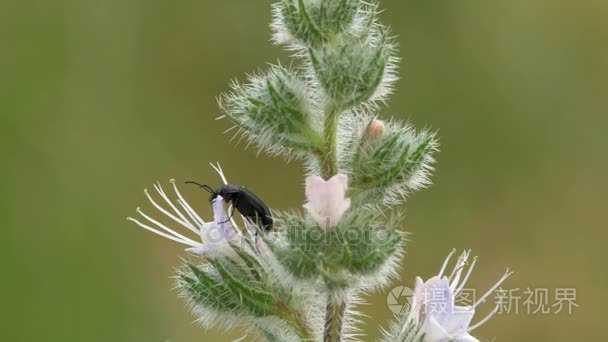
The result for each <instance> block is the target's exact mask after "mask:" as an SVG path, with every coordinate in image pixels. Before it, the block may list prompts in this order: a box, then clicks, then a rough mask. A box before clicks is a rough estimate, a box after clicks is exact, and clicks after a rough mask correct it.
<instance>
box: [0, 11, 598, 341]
mask: <svg viewBox="0 0 608 342" xmlns="http://www.w3.org/2000/svg"><path fill="white" fill-rule="evenodd" d="M270 4H271V1H270V0H264V1H261V0H255V1H252V0H222V1H188V0H176V1H171V2H169V1H154V2H152V1H144V0H120V1H117V0H104V1H102V0H54V1H48V0H20V1H17V0H12V1H7V0H0V127H1V137H0V139H1V144H0V146H1V147H0V152H2V154H1V155H2V162H1V163H2V165H1V167H0V189H1V190H2V194H3V196H2V199H0V227H1V229H2V234H1V238H0V241H1V247H0V267H1V271H0V274H1V287H0V289H1V292H0V293H1V299H2V301H1V307H0V312H1V315H2V317H0V322H1V323H0V324H1V327H2V328H1V330H0V331H1V333H0V334H1V337H0V339H1V340H2V341H172V342H181V341H215V340H227V338H228V337H235V338H236V337H239V336H240V334H238V333H234V334H233V333H230V334H219V333H218V332H217V331H209V332H205V331H203V330H202V329H200V328H198V327H197V326H196V325H194V324H193V323H192V322H193V316H192V315H191V314H190V313H189V312H188V311H187V310H186V308H185V307H184V305H183V304H182V302H181V301H180V300H178V299H176V295H177V293H176V292H175V291H172V290H171V288H172V286H173V281H172V279H170V277H171V276H172V275H173V273H174V267H176V266H178V265H179V264H180V259H179V257H180V256H182V255H184V254H185V253H184V252H183V250H182V248H181V246H177V245H175V244H173V243H172V242H170V241H168V240H164V239H160V238H157V237H156V236H153V235H152V234H149V233H146V232H144V231H143V230H140V229H137V228H136V227H135V226H134V225H133V224H129V223H128V222H126V221H125V217H126V216H128V215H132V214H133V213H134V209H135V208H136V207H137V206H139V205H143V204H144V203H145V198H144V196H143V192H142V190H143V188H144V187H149V186H150V185H151V183H152V182H154V181H156V180H161V181H168V180H169V179H170V178H176V179H178V180H200V181H203V182H214V181H217V177H216V175H215V174H214V173H213V172H212V169H211V168H210V167H209V166H208V162H209V161H219V162H221V163H222V165H223V166H224V169H225V170H226V173H227V175H228V177H229V179H230V180H231V181H232V182H235V183H240V184H246V185H248V186H249V187H250V188H252V189H254V190H255V191H256V192H257V193H258V194H259V195H260V196H261V197H263V198H264V199H265V200H266V202H267V203H269V204H270V205H271V206H273V207H275V208H279V209H286V208H297V207H299V206H300V205H301V204H302V202H303V190H302V182H303V179H302V171H301V165H300V164H299V163H298V162H292V163H291V164H289V165H288V166H287V167H286V166H284V163H283V161H281V160H277V159H269V158H266V157H265V156H264V155H260V156H259V157H256V153H255V151H254V150H253V149H251V150H248V151H243V150H242V147H243V146H242V145H241V146H235V144H233V143H229V142H228V138H229V136H227V135H223V134H222V131H223V130H224V129H225V128H227V123H226V122H221V121H214V120H213V118H215V117H216V116H217V115H218V110H217V107H216V102H215V97H216V96H217V95H218V94H219V93H220V92H222V91H225V90H226V89H227V84H228V82H229V81H230V80H231V79H232V78H240V79H242V78H243V76H244V74H245V73H247V72H252V71H255V70H258V69H259V68H260V67H263V66H264V65H265V63H267V62H273V61H276V60H277V59H280V60H281V61H288V59H287V55H286V54H285V53H284V52H283V51H282V50H281V49H280V48H278V47H273V46H272V45H271V44H270V43H269V41H268V39H269V35H270V29H269V28H268V24H269V20H270V12H269V8H270ZM381 5H382V7H383V8H384V9H386V12H385V13H383V15H382V17H383V20H384V21H385V22H386V23H387V24H390V25H391V26H392V28H393V30H394V33H395V34H397V35H398V42H399V43H400V46H401V48H400V55H401V57H403V62H402V64H401V67H402V68H401V76H402V79H401V80H400V81H399V83H398V84H397V92H396V94H395V95H394V96H393V97H392V99H391V100H390V101H389V103H388V105H389V107H388V108H385V109H383V110H382V115H383V116H384V117H388V115H395V116H398V117H399V118H401V119H404V120H409V121H411V122H412V123H414V124H415V125H416V126H417V127H420V128H422V127H425V126H427V127H432V128H435V129H439V135H440V137H441V144H442V147H441V153H440V154H439V155H438V170H437V173H436V175H435V176H434V177H433V180H434V182H435V184H434V186H433V187H431V188H430V189H427V190H424V191H422V192H420V193H417V194H415V195H414V196H413V197H412V198H411V199H410V201H409V202H408V204H407V206H406V210H407V221H406V227H405V229H407V230H408V231H410V232H412V233H413V236H412V239H413V242H412V243H411V244H410V245H409V247H408V249H407V251H408V252H407V260H406V261H407V267H406V268H405V269H404V270H403V272H402V281H401V282H396V283H395V285H399V284H405V285H411V284H413V279H414V277H415V275H422V276H424V277H428V276H430V275H432V274H433V273H435V272H436V271H437V269H438V268H439V266H440V263H441V262H442V261H443V258H444V256H445V255H446V254H447V253H448V252H449V250H450V249H451V248H452V247H457V248H472V249H473V250H474V253H475V254H477V255H479V256H480V258H481V259H480V263H479V264H478V268H477V270H476V272H475V274H474V277H473V278H472V282H471V284H472V285H474V286H476V287H478V288H479V289H480V290H482V289H486V288H488V287H489V286H490V285H491V284H493V282H494V281H495V280H496V279H498V277H499V275H500V274H501V272H502V271H503V270H504V269H505V268H506V267H507V266H509V267H511V268H513V269H514V270H515V271H516V274H515V276H514V277H513V278H512V279H511V280H510V281H509V283H508V286H509V287H515V288H516V287H519V288H522V289H525V288H526V287H528V286H529V287H546V288H550V289H554V288H556V287H568V288H576V289H577V291H578V292H577V294H578V298H577V303H578V304H579V305H580V307H579V308H578V309H577V310H576V311H575V313H574V314H573V315H570V316H569V315H567V314H560V315H553V314H552V315H533V316H529V315H525V314H523V313H520V314H519V315H508V316H500V317H497V318H496V319H494V320H492V321H491V322H490V323H489V324H487V325H485V326H484V327H482V328H481V329H479V330H478V331H477V335H479V336H480V337H483V338H485V339H486V340H491V339H492V338H494V337H496V341H574V340H576V341H579V340H586V341H606V340H608V329H607V328H606V325H605V317H606V316H605V315H606V311H605V308H606V304H608V302H607V300H606V299H607V295H606V292H605V291H606V290H607V288H608V271H607V269H608V268H607V267H606V259H607V255H608V253H607V252H606V250H607V249H606V247H605V245H606V238H608V234H607V233H606V230H607V229H606V228H608V224H607V219H606V203H607V196H608V182H607V180H606V175H607V171H608V149H607V147H608V145H607V143H606V128H607V124H608V120H607V119H606V117H607V114H608V2H606V1H591V0H587V1H567V0H509V1H507V0H502V1H484V0H464V1H452V0H436V1H408V0H383V1H381ZM186 195H187V197H189V198H190V199H191V200H192V201H193V202H194V203H195V204H196V205H197V206H198V207H199V208H201V210H202V211H203V212H205V213H208V208H207V207H208V206H207V204H206V197H207V195H205V194H204V193H200V192H199V191H196V190H189V189H187V190H186ZM388 290H389V289H387V290H386V291H384V292H382V293H379V294H375V295H372V296H370V297H369V299H370V301H371V303H372V304H371V305H368V306H366V307H365V308H364V311H365V313H366V314H368V315H370V316H371V318H367V319H366V322H367V326H366V327H365V328H364V329H365V330H366V331H368V333H369V336H368V338H366V339H367V340H372V338H374V337H375V336H377V327H378V326H379V325H381V324H385V323H386V322H387V321H388V319H389V318H390V317H391V315H392V314H391V312H390V311H389V310H388V308H387V306H386V294H387V291H388ZM479 318H481V316H479Z"/></svg>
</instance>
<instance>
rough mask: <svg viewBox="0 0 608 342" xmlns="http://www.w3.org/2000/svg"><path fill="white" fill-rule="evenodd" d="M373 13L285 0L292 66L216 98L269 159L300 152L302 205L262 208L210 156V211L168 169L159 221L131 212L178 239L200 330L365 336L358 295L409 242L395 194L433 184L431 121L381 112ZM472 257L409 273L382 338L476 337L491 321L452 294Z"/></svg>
mask: <svg viewBox="0 0 608 342" xmlns="http://www.w3.org/2000/svg"><path fill="white" fill-rule="evenodd" d="M378 12H379V10H378V6H377V5H376V4H375V3H370V2H367V1H363V0H336V1H327V0H280V1H279V2H278V3H277V4H275V5H274V20H273V23H272V29H273V38H274V41H275V42H276V43H277V44H280V45H283V46H285V47H286V48H287V49H288V50H289V51H291V52H292V53H293V58H294V60H295V61H294V64H295V65H298V67H297V68H294V69H288V68H284V67H282V66H280V65H276V66H271V67H270V68H269V70H267V71H264V72H260V73H259V74H258V75H257V76H252V77H249V78H248V79H247V81H246V82H244V83H240V82H233V84H232V86H231V90H230V91H228V92H227V93H226V94H224V95H222V96H220V98H219V107H220V109H221V111H222V113H223V115H222V116H221V118H226V119H227V120H228V121H230V123H231V124H232V125H233V127H232V128H230V129H228V131H234V132H236V134H237V135H241V136H242V137H244V138H245V139H246V140H247V141H248V142H249V143H250V144H254V145H256V146H257V147H258V148H259V149H260V151H266V152H268V153H269V154H270V155H272V156H283V157H286V158H287V159H288V160H289V159H291V158H297V159H300V160H301V161H303V163H304V165H305V171H306V179H305V190H304V192H305V196H306V201H305V202H304V203H303V208H298V209H299V210H292V211H279V210H271V209H270V208H269V207H267V206H266V204H265V203H264V202H263V201H262V200H261V199H259V198H258V197H257V196H256V195H255V194H253V192H252V191H251V190H249V189H248V188H245V187H241V186H236V185H231V184H229V183H228V181H227V179H226V177H225V176H224V173H223V171H222V169H221V168H220V167H219V165H212V166H213V167H214V168H215V170H216V171H217V172H218V173H219V175H220V177H221V179H222V181H223V183H224V186H222V188H220V189H217V190H214V189H211V188H209V187H207V186H202V187H203V188H205V189H206V190H207V191H209V192H211V193H212V195H211V200H210V202H211V203H210V205H211V206H212V208H213V219H212V220H209V221H205V220H203V219H202V218H201V216H200V215H199V214H198V213H197V212H196V211H195V210H194V209H193V207H192V206H191V205H190V204H188V202H187V201H186V200H185V198H184V197H183V196H182V194H181V193H180V191H179V189H178V187H177V185H176V182H175V181H173V180H172V181H171V186H172V188H173V194H168V193H166V192H165V191H164V190H163V188H162V187H161V185H160V184H155V185H154V189H155V192H156V193H157V196H152V195H151V194H150V193H148V192H147V191H146V192H145V195H146V197H147V198H148V199H149V201H150V203H151V205H152V206H153V207H154V208H155V209H156V210H157V211H158V212H159V213H160V214H162V215H163V216H164V218H163V219H157V218H154V217H152V216H150V215H148V214H145V213H144V212H143V211H141V210H140V209H137V212H138V213H139V214H140V216H141V217H140V218H138V219H135V218H129V220H130V221H133V222H134V223H135V224H137V225H138V226H140V227H141V228H143V229H145V230H148V231H151V232H153V233H155V234H157V235H160V236H162V237H165V238H167V239H170V240H173V241H175V242H178V243H181V244H183V245H185V246H187V251H188V252H190V254H191V257H190V258H189V260H188V261H186V262H185V265H184V266H183V267H182V269H181V270H180V271H179V274H178V276H177V285H178V288H179V289H180V291H181V294H182V296H183V297H184V298H185V299H186V301H187V303H189V305H190V306H191V307H192V309H193V311H194V313H195V315H196V317H197V320H198V322H199V323H201V324H202V325H203V326H204V327H207V328H209V327H217V326H219V327H235V326H239V327H242V328H245V329H246V332H247V334H251V335H254V336H256V337H258V338H259V339H266V340H268V341H320V340H322V341H325V342H339V341H346V340H350V339H353V338H355V337H357V336H359V334H361V330H360V329H359V327H358V321H357V317H358V315H359V313H358V312H357V310H356V306H355V305H353V304H355V303H357V302H358V298H359V295H360V294H362V293H365V292H368V291H371V290H374V289H378V288H381V287H382V286H384V285H386V284H387V283H388V282H389V281H390V280H391V279H392V278H393V277H394V276H395V275H396V274H397V269H398V265H399V263H400V260H401V256H402V255H403V249H404V244H405V242H406V240H407V234H406V233H405V232H404V231H402V230H401V228H400V226H401V219H402V217H401V215H400V210H399V207H398V205H400V204H402V203H403V202H404V201H405V199H406V198H407V196H408V195H409V194H411V193H412V192H414V191H416V190H419V189H421V188H423V187H425V186H426V185H428V184H429V183H430V180H429V176H430V173H431V171H432V170H433V166H432V165H433V163H434V159H433V154H434V153H435V151H436V150H437V146H438V144H437V140H436V136H435V134H434V133H433V132H430V131H426V130H423V131H418V130H415V129H414V128H412V127H411V126H410V125H408V124H405V123H403V122H399V121H397V120H390V119H388V120H381V119H379V116H380V115H381V114H380V113H379V111H380V107H379V103H382V101H384V100H385V99H386V97H387V96H388V95H389V94H390V92H391V89H392V85H393V83H394V81H395V80H396V69H397V68H396V62H397V58H396V57H395V56H394V54H395V51H396V49H395V44H393V42H392V39H391V37H390V34H389V29H388V28H387V27H386V26H384V25H382V24H381V23H380V22H379V20H378ZM155 198H156V199H155ZM158 198H160V199H161V201H159V200H158ZM237 221H239V224H237ZM168 222H171V223H168ZM175 225H177V226H179V227H180V228H179V229H175V228H173V226H175ZM468 257H469V252H465V253H463V254H462V255H461V256H460V258H459V259H458V261H457V264H456V267H455V268H454V271H453V272H452V274H450V275H449V276H447V275H446V276H444V271H445V268H446V265H447V261H446V264H445V265H444V267H443V268H442V270H441V272H439V274H438V275H437V276H436V277H433V278H431V279H429V280H428V281H427V282H423V281H422V280H421V279H420V278H418V279H417V283H416V295H415V303H414V305H413V307H412V309H411V310H410V312H409V313H408V315H406V316H405V318H403V319H401V320H398V321H397V322H396V323H395V324H394V327H393V328H391V329H390V330H388V331H387V332H385V337H386V340H387V341H426V342H443V341H451V340H456V341H476V340H475V339H474V338H473V337H472V336H471V335H470V334H469V333H470V332H471V331H472V330H473V329H475V328H476V327H477V326H479V325H480V324H483V323H484V322H485V321H486V319H484V320H482V321H480V323H477V324H475V325H473V326H471V325H470V322H471V318H472V316H473V314H474V312H475V307H470V308H460V307H456V306H455V305H454V296H456V295H457V294H458V292H459V291H460V290H461V289H462V286H464V283H465V282H466V281H467V279H468V277H469V275H470V273H471V270H472V268H473V266H474V264H475V261H473V264H472V265H471V266H470V267H469V270H468V271H467V273H466V274H463V270H464V269H465V265H466V264H467V258H468ZM507 276H508V274H507V275H506V276H505V277H504V278H506V277H507ZM503 280H504V279H502V280H501V282H502V281H503ZM499 283H500V282H499ZM428 290H434V291H440V292H442V293H443V294H444V296H443V297H444V298H445V300H446V302H445V303H443V304H444V305H445V306H447V307H449V308H451V309H456V308H458V309H462V310H463V312H464V313H462V314H459V315H455V314H443V313H441V314H440V313H437V312H433V311H432V310H429V308H431V307H432V306H434V305H435V304H437V303H435V302H433V301H430V300H428V299H427V298H425V297H424V296H423V294H424V292H425V291H428ZM492 290H494V288H493V289H492Z"/></svg>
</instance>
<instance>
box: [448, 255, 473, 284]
mask: <svg viewBox="0 0 608 342" xmlns="http://www.w3.org/2000/svg"><path fill="white" fill-rule="evenodd" d="M470 253H471V250H468V251H464V252H462V254H461V255H460V257H459V258H458V262H457V263H456V266H455V267H454V270H453V271H452V274H450V283H451V285H450V289H451V290H452V293H454V290H456V287H457V286H458V283H459V282H460V276H461V275H462V270H463V269H464V266H465V265H466V264H467V260H468V259H469V254H470Z"/></svg>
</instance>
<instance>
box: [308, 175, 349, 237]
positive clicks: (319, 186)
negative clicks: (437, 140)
mask: <svg viewBox="0 0 608 342" xmlns="http://www.w3.org/2000/svg"><path fill="white" fill-rule="evenodd" d="M347 189H348V176H346V175H342V174H338V175H335V176H333V177H332V178H330V179H329V180H327V181H326V180H324V179H323V178H321V177H319V176H309V177H307V178H306V200H307V202H306V204H304V208H306V210H308V213H309V214H310V216H312V217H313V219H314V220H315V221H317V223H318V224H319V225H320V226H321V227H323V228H325V229H327V228H331V227H334V226H335V225H336V224H338V222H339V221H340V218H341V217H342V215H343V214H344V212H346V210H348V208H349V207H350V199H348V198H346V190H347Z"/></svg>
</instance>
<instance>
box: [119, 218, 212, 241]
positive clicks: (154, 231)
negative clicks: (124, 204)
mask: <svg viewBox="0 0 608 342" xmlns="http://www.w3.org/2000/svg"><path fill="white" fill-rule="evenodd" d="M127 220H128V221H131V222H134V223H135V224H136V225H138V226H140V227H141V228H143V229H145V230H147V231H149V232H152V233H154V234H158V235H160V236H162V237H164V238H166V239H169V240H173V241H175V242H179V243H181V244H184V245H187V246H191V247H199V246H200V245H201V244H200V243H196V244H192V243H190V242H187V241H184V240H181V239H179V238H176V237H175V236H173V235H169V234H165V233H163V232H161V231H158V230H156V229H154V228H151V227H149V226H147V225H145V224H143V223H141V222H139V221H138V220H136V219H134V218H131V217H127Z"/></svg>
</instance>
